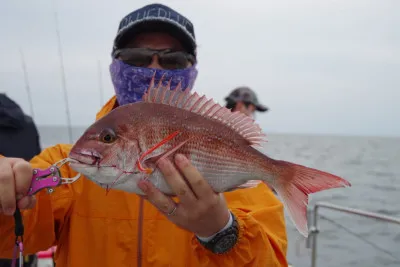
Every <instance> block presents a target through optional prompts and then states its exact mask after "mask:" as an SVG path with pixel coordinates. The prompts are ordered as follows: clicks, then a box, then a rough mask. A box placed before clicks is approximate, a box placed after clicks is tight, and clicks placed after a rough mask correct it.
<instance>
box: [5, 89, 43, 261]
mask: <svg viewBox="0 0 400 267" xmlns="http://www.w3.org/2000/svg"><path fill="white" fill-rule="evenodd" d="M0 140H1V141H0V155H3V156H6V157H19V158H23V159H24V160H30V159H31V158H33V157H34V156H35V155H37V154H39V153H40V151H41V148H40V142H39V134H38V131H37V128H36V125H35V123H34V122H33V120H32V118H31V117H30V116H28V115H25V114H24V112H23V111H22V109H21V107H20V106H19V105H18V104H17V103H16V102H14V101H13V100H12V99H11V98H9V97H8V96H7V95H6V94H4V93H0ZM35 258H36V257H35V255H29V256H26V257H24V263H23V266H25V267H29V266H32V265H33V263H34V262H35ZM8 266H11V260H9V259H0V267H8Z"/></svg>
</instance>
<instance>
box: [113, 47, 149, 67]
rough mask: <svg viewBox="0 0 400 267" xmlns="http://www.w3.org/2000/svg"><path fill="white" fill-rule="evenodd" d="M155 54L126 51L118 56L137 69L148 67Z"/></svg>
mask: <svg viewBox="0 0 400 267" xmlns="http://www.w3.org/2000/svg"><path fill="white" fill-rule="evenodd" d="M153 54H154V52H151V51H148V50H144V49H126V50H123V51H121V52H120V53H119V54H118V55H117V56H118V57H119V58H120V59H121V60H122V61H123V62H124V63H126V64H129V65H131V66H135V67H147V66H148V65H150V64H151V61H152V57H153Z"/></svg>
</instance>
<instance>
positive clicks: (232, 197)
mask: <svg viewBox="0 0 400 267" xmlns="http://www.w3.org/2000/svg"><path fill="white" fill-rule="evenodd" d="M224 195H225V198H226V200H227V203H228V206H229V208H230V209H231V211H232V213H233V214H234V215H235V216H236V218H237V220H238V223H239V227H240V230H239V240H238V242H237V243H236V245H235V247H234V248H233V249H232V250H230V251H228V252H227V253H225V254H222V255H216V254H214V253H212V252H211V251H208V250H207V249H205V248H204V247H203V246H202V245H201V244H200V243H199V242H198V241H197V239H196V238H193V239H192V246H193V248H194V252H195V254H196V256H197V259H198V261H199V265H200V266H271V267H272V266H274V267H278V266H279V267H282V266H285V267H287V266H288V263H287V260H286V252H287V236H286V226H285V217H284V211H283V205H282V203H281V202H280V201H279V200H278V199H277V198H276V196H275V195H274V194H273V193H272V191H271V190H270V189H269V188H268V187H267V186H266V185H265V184H261V185H259V186H257V187H256V188H248V189H244V190H241V189H239V190H236V191H233V192H229V193H225V194H224Z"/></svg>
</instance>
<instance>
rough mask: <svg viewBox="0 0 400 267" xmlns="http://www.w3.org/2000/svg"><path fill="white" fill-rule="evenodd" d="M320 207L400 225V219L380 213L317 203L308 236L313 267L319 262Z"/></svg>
mask: <svg viewBox="0 0 400 267" xmlns="http://www.w3.org/2000/svg"><path fill="white" fill-rule="evenodd" d="M320 207H323V208H327V209H331V210H336V211H340V212H344V213H349V214H355V215H360V216H363V217H368V218H372V219H377V220H381V221H386V222H390V223H394V224H398V225H400V218H395V217H391V216H386V215H381V214H379V213H373V212H368V211H363V210H358V209H353V208H349V207H341V206H338V205H334V204H331V203H326V202H317V203H316V204H315V205H314V209H313V222H312V226H311V227H310V229H309V234H308V239H307V248H309V247H310V242H312V244H311V247H312V251H311V267H316V266H317V265H316V262H317V234H318V233H319V230H318V223H317V220H318V209H319V208H320ZM309 219H310V216H309ZM310 240H312V241H310Z"/></svg>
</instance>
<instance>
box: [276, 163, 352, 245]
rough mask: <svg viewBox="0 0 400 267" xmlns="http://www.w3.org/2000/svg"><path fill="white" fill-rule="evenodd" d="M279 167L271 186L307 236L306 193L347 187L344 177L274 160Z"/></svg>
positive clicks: (297, 226) (295, 223)
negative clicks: (276, 176) (276, 177)
mask: <svg viewBox="0 0 400 267" xmlns="http://www.w3.org/2000/svg"><path fill="white" fill-rule="evenodd" d="M275 162H276V163H277V167H278V169H279V171H278V172H279V174H278V179H277V181H276V182H275V183H274V185H273V187H274V189H275V190H276V192H277V193H278V195H279V196H280V197H281V198H282V200H283V204H284V206H285V208H286V210H287V211H288V212H289V215H290V217H291V219H292V221H293V223H294V225H295V226H296V228H297V230H298V231H299V232H300V233H301V234H302V235H303V236H305V237H307V236H308V223H307V205H308V195H309V194H312V193H316V192H319V191H323V190H326V189H331V188H339V187H348V186H351V184H350V183H349V182H348V181H346V180H345V179H343V178H341V177H338V176H336V175H333V174H330V173H327V172H323V171H320V170H316V169H312V168H308V167H305V166H301V165H297V164H294V163H291V162H286V161H275Z"/></svg>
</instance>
